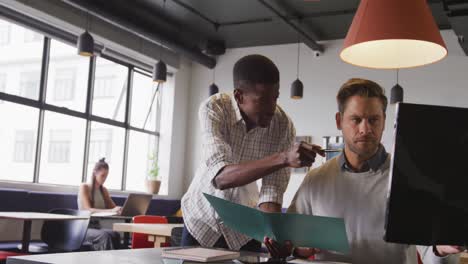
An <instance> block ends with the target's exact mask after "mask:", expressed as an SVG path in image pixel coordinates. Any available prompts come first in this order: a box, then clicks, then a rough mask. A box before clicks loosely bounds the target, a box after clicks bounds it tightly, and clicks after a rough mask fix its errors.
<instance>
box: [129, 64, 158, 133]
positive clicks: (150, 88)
mask: <svg viewBox="0 0 468 264" xmlns="http://www.w3.org/2000/svg"><path fill="white" fill-rule="evenodd" d="M133 87H135V89H133V93H132V112H131V119H130V121H131V122H130V124H131V125H132V126H135V127H138V128H145V129H148V130H156V123H157V122H158V109H159V101H160V98H159V95H160V93H159V89H158V86H157V84H155V83H154V82H153V80H152V79H151V77H149V76H146V75H143V74H141V73H138V72H135V75H134V76H133Z"/></svg>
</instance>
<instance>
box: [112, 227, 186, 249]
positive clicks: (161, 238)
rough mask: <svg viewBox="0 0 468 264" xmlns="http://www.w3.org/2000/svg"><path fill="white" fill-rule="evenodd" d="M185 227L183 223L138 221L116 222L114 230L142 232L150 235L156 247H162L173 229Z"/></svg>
mask: <svg viewBox="0 0 468 264" xmlns="http://www.w3.org/2000/svg"><path fill="white" fill-rule="evenodd" d="M175 227H184V225H183V224H138V223H125V224H124V223H115V224H114V225H113V229H114V231H118V232H129V233H142V234H147V235H149V237H148V238H149V240H150V241H151V242H154V247H160V245H161V243H164V242H167V238H169V237H171V232H172V229H173V228H175Z"/></svg>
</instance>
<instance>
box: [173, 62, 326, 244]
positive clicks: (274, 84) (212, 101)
mask: <svg viewBox="0 0 468 264" xmlns="http://www.w3.org/2000/svg"><path fill="white" fill-rule="evenodd" d="M233 77H234V92H233V93H229V94H228V93H220V94H216V95H214V96H212V97H210V98H209V99H208V100H207V101H205V102H203V103H202V104H201V106H200V111H199V118H200V123H201V129H202V144H203V158H202V163H201V164H200V166H199V168H198V170H197V172H196V174H195V178H194V179H193V181H192V183H191V185H190V187H189V189H188V191H187V193H186V194H185V195H184V197H183V198H182V211H183V214H184V222H185V227H184V231H183V234H182V245H183V246H193V245H202V246H205V247H223V248H230V249H233V250H239V249H241V250H250V251H258V250H259V249H260V247H261V244H260V242H258V241H255V240H251V238H249V237H246V236H244V235H242V234H240V233H237V232H235V231H233V230H231V229H229V228H228V227H226V226H224V225H223V224H222V223H221V222H220V220H219V218H218V216H217V215H216V214H215V211H214V209H213V208H212V207H211V206H210V204H209V203H208V201H207V200H206V199H205V198H204V196H203V193H208V194H212V195H215V196H217V197H221V198H223V199H227V200H230V201H233V202H235V203H240V204H243V205H246V206H250V207H256V206H258V207H259V208H260V209H261V210H264V211H268V212H280V211H281V204H282V201H283V193H284V191H285V190H286V187H287V185H288V181H289V176H290V169H289V168H299V167H306V166H307V167H309V166H311V165H312V163H313V162H314V160H315V155H316V153H320V154H321V155H323V154H324V153H323V152H322V150H321V148H320V147H319V146H315V145H309V144H306V143H300V144H295V145H293V142H294V137H295V129H294V126H293V124H292V122H291V120H290V119H289V117H288V116H287V115H286V113H285V112H284V111H283V110H282V109H281V108H280V107H279V106H277V104H276V101H277V99H278V97H279V71H278V68H277V67H276V66H275V64H274V63H273V62H272V61H271V60H270V59H268V58H266V57H264V56H261V55H249V56H245V57H243V58H241V59H240V60H239V61H237V62H236V64H235V65H234V70H233ZM258 179H262V187H261V190H260V192H259V191H258V187H257V184H256V181H257V180H258ZM246 221H248V219H246Z"/></svg>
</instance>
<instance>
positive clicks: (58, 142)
mask: <svg viewBox="0 0 468 264" xmlns="http://www.w3.org/2000/svg"><path fill="white" fill-rule="evenodd" d="M71 140H72V133H71V130H51V131H50V142H49V162H50V163H67V162H70V148H71Z"/></svg>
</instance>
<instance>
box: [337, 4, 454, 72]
mask: <svg viewBox="0 0 468 264" xmlns="http://www.w3.org/2000/svg"><path fill="white" fill-rule="evenodd" d="M446 55H447V48H446V46H445V43H444V41H443V39H442V37H441V35H440V32H439V28H438V27H437V24H436V23H435V21H434V17H433V16H432V13H431V10H430V9H429V6H428V5H427V3H426V0H361V3H360V5H359V8H358V10H357V12H356V14H355V16H354V19H353V22H352V24H351V27H350V28H349V30H348V34H347V35H346V39H345V41H344V46H343V50H342V51H341V53H340V57H341V59H342V60H343V61H345V62H347V63H350V64H353V65H356V66H361V67H367V68H377V69H397V68H410V67H417V66H422V65H426V64H430V63H434V62H437V61H439V60H441V59H443V58H444V57H445V56H446Z"/></svg>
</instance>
